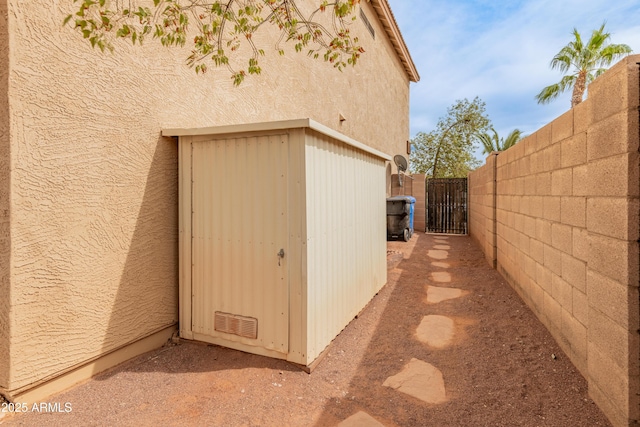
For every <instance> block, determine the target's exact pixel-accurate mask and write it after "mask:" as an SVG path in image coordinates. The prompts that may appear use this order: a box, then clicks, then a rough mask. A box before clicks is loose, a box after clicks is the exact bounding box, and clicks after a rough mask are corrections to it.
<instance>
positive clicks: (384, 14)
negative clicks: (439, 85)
mask: <svg viewBox="0 0 640 427" xmlns="http://www.w3.org/2000/svg"><path fill="white" fill-rule="evenodd" d="M368 1H369V2H370V3H371V5H372V6H373V9H374V10H375V11H376V13H377V14H378V19H380V22H381V23H382V26H383V27H384V29H385V31H386V32H387V36H388V37H389V40H391V44H392V45H393V47H394V48H395V50H396V53H397V54H398V58H399V59H400V62H402V65H403V66H404V69H405V71H406V72H407V75H408V76H409V80H410V81H412V82H417V81H418V80H420V75H419V74H418V70H417V69H416V65H415V64H414V63H413V59H411V54H410V53H409V49H408V48H407V45H406V43H405V42H404V39H403V38H402V33H401V32H400V28H398V23H397V22H396V18H395V17H394V16H393V12H391V7H390V6H389V2H388V1H387V0H368Z"/></svg>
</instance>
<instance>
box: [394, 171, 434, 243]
mask: <svg viewBox="0 0 640 427" xmlns="http://www.w3.org/2000/svg"><path fill="white" fill-rule="evenodd" d="M410 177H411V178H413V179H411V178H409V176H406V175H405V176H403V177H402V186H400V181H399V180H398V175H397V174H393V175H391V195H392V196H412V197H415V199H416V206H415V214H414V215H415V216H414V219H413V229H414V231H420V232H426V231H427V224H426V220H427V189H426V178H425V175H424V174H414V175H410Z"/></svg>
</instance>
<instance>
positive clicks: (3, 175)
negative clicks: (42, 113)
mask: <svg viewBox="0 0 640 427" xmlns="http://www.w3.org/2000/svg"><path fill="white" fill-rule="evenodd" d="M8 76H9V29H8V21H7V2H6V0H0V388H3V387H5V388H6V387H7V385H8V384H9V367H10V354H9V339H10V337H11V328H10V325H11V324H10V321H11V319H10V316H9V309H10V307H11V293H10V287H9V285H10V277H9V271H10V264H9V263H10V257H9V254H10V252H9V244H10V234H9V213H10V208H9V184H10V176H9V170H10V166H11V164H10V162H9V152H10V150H9V93H8Z"/></svg>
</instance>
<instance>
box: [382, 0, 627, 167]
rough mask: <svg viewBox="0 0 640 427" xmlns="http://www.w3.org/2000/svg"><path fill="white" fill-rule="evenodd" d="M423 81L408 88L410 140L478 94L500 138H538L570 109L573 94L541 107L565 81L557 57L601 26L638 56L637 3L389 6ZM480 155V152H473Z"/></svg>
mask: <svg viewBox="0 0 640 427" xmlns="http://www.w3.org/2000/svg"><path fill="white" fill-rule="evenodd" d="M388 1H389V4H390V5H391V9H392V11H393V13H394V15H395V17H396V21H397V22H398V25H399V27H400V30H401V31H402V34H403V37H404V39H405V42H406V43H407V46H408V47H409V51H410V52H411V56H412V58H413V61H414V62H415V64H416V67H417V68H418V72H419V74H420V82H418V83H412V84H411V137H412V138H413V137H414V136H415V134H416V133H417V132H420V131H423V132H429V131H431V130H433V128H434V127H435V124H436V122H437V121H438V118H440V117H442V116H444V115H445V114H446V109H447V107H448V106H450V105H451V104H453V103H454V102H455V101H456V100H457V99H463V98H467V99H469V100H472V99H473V98H474V97H476V96H479V97H480V98H481V99H482V100H483V101H485V103H486V104H487V113H488V114H489V117H490V118H491V121H492V123H493V125H494V127H495V128H496V130H497V131H498V133H499V134H500V135H501V136H506V135H507V134H508V133H509V132H511V131H512V130H513V129H514V128H518V129H520V130H521V131H522V132H523V133H524V134H530V133H533V132H535V131H536V130H537V129H539V128H540V127H542V126H544V125H545V124H547V123H548V122H550V121H551V120H553V119H554V118H555V117H557V116H559V115H561V114H562V113H564V112H565V111H567V110H568V109H569V107H570V93H565V94H564V95H562V96H561V97H560V98H558V99H557V100H555V101H553V102H552V103H551V104H547V105H538V104H537V103H536V100H535V99H534V97H535V95H536V94H537V93H538V92H540V90H541V89H542V88H543V87H545V86H548V85H550V84H552V83H557V82H558V81H560V79H561V77H562V74H560V72H559V71H557V70H551V69H550V67H549V62H550V61H551V59H552V58H553V56H554V55H555V54H556V53H557V52H558V51H559V50H560V49H561V48H562V47H563V46H564V45H566V44H567V43H568V42H569V41H570V40H571V37H572V35H571V32H572V30H573V28H574V27H575V28H577V29H578V31H579V32H580V33H581V34H582V36H583V38H584V39H587V38H588V37H589V36H590V35H591V31H592V30H593V29H595V28H598V27H599V26H600V25H601V24H602V23H603V22H604V21H606V22H607V25H606V29H607V31H609V32H610V33H611V42H612V43H625V44H628V45H629V46H630V47H631V48H632V49H633V51H634V53H640V1H639V0H579V1H578V0H519V1H518V0H515V1H502V2H501V1H496V0H446V1H445V0H440V1H437V0H419V1H412V0H388ZM476 155H477V156H478V157H481V156H480V155H479V153H477V154H476Z"/></svg>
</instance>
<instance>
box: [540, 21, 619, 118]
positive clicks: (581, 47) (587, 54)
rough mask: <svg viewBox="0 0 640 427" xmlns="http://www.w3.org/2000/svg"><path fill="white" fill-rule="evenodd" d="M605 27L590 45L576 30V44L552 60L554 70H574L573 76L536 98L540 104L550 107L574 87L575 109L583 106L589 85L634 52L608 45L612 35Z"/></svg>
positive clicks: (542, 92) (590, 40) (565, 78)
mask: <svg viewBox="0 0 640 427" xmlns="http://www.w3.org/2000/svg"><path fill="white" fill-rule="evenodd" d="M604 26H605V24H602V26H601V27H600V28H599V29H597V30H594V31H593V33H592V34H591V38H590V39H589V40H588V41H587V43H586V44H584V43H583V42H582V37H581V36H580V33H579V32H578V30H577V29H575V28H574V29H573V37H574V40H573V41H571V42H570V43H569V44H568V45H566V46H565V47H563V48H562V49H561V50H560V52H558V54H557V55H556V56H554V57H553V59H552V60H551V68H552V69H558V70H560V71H562V72H563V73H567V72H568V71H569V69H570V68H571V67H572V66H573V67H574V69H573V70H572V71H573V74H569V75H565V76H564V77H563V78H562V80H560V82H559V83H556V84H553V85H551V86H547V87H545V88H544V89H542V91H541V92H540V93H539V94H538V95H536V99H537V100H538V104H546V103H548V102H550V101H552V100H553V99H555V98H557V97H558V95H560V94H561V93H562V92H565V91H566V90H568V89H570V88H571V87H573V95H572V96H571V108H573V107H575V106H576V105H578V104H579V103H581V102H582V97H583V95H584V92H585V90H586V88H587V85H589V83H591V82H592V81H593V79H595V78H596V77H598V76H599V75H600V74H602V73H604V72H605V71H606V68H605V67H609V66H610V65H611V63H612V62H613V61H615V60H617V59H618V58H620V57H622V56H623V55H625V54H628V53H630V52H631V48H630V47H629V46H627V45H626V44H608V41H609V38H610V37H611V34H610V33H605V32H604Z"/></svg>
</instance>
